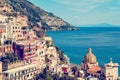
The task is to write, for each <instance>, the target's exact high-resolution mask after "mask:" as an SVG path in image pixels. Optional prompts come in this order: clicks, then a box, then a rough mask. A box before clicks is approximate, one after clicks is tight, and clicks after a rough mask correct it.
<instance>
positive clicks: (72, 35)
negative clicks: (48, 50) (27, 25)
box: [47, 27, 120, 72]
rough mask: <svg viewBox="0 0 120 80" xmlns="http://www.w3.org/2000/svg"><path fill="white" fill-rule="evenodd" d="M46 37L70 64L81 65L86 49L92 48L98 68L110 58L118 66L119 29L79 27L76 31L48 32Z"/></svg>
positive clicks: (119, 49) (119, 57)
mask: <svg viewBox="0 0 120 80" xmlns="http://www.w3.org/2000/svg"><path fill="white" fill-rule="evenodd" d="M47 35H48V36H51V37H52V38H53V41H54V43H55V45H56V46H57V47H59V48H60V49H61V50H63V51H64V52H65V54H66V55H67V56H68V57H69V58H70V62H71V63H74V64H81V62H82V60H83V58H84V56H85V55H86V54H87V52H88V48H92V52H93V53H94V54H95V56H96V58H97V61H98V62H99V65H100V66H102V65H103V64H105V63H108V62H109V60H110V58H112V60H113V62H116V63H119V64H120V27H81V28H80V30H78V31H48V32H47ZM119 70H120V68H119ZM119 72H120V71H119Z"/></svg>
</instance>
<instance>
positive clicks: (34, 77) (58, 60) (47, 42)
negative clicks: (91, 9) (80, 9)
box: [0, 0, 119, 80]
mask: <svg viewBox="0 0 120 80" xmlns="http://www.w3.org/2000/svg"><path fill="white" fill-rule="evenodd" d="M20 1H21V3H22V4H19V3H20ZM30 6H34V5H33V4H32V3H30V2H27V1H26V0H10V1H8V0H1V1H0V80H119V76H118V66H119V65H118V63H114V62H112V58H111V59H110V62H109V63H107V64H104V65H103V66H102V67H101V66H99V64H98V61H97V58H96V56H95V55H94V54H93V53H92V49H91V48H89V49H88V52H87V54H86V55H84V57H83V60H82V64H81V65H80V66H76V65H74V66H73V65H72V66H71V64H70V61H69V58H68V57H67V56H66V55H64V52H63V51H61V50H60V49H59V48H57V47H56V45H55V44H54V43H53V41H52V37H48V36H46V35H45V33H44V32H45V30H46V29H48V27H49V26H50V25H51V24H52V23H53V22H51V20H52V21H53V20H54V21H55V23H57V24H61V25H60V26H59V25H56V26H57V27H56V26H55V25H52V28H53V27H54V28H53V29H54V30H56V29H58V28H59V30H62V29H65V30H73V29H75V28H74V27H73V26H71V25H70V24H68V23H66V22H65V21H63V20H62V19H60V18H58V17H55V16H54V15H53V14H49V16H48V13H47V12H45V11H44V10H42V11H43V12H44V14H45V16H44V17H43V16H42V18H41V17H40V16H39V15H38V12H40V11H41V9H38V8H37V9H36V7H35V6H34V8H35V10H34V9H33V7H32V8H31V7H30ZM36 10H38V12H36ZM50 15H51V16H50ZM48 18H50V19H49V20H48ZM42 19H44V20H46V19H47V21H48V22H47V21H46V23H45V22H44V21H43V20H42ZM48 23H50V24H48ZM63 24H64V25H63ZM66 27H67V28H66ZM68 27H69V28H68ZM73 54H74V53H73Z"/></svg>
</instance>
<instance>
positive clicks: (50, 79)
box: [34, 68, 77, 80]
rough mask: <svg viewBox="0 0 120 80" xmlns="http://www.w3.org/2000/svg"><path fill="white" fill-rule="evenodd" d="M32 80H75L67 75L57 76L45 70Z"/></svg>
mask: <svg viewBox="0 0 120 80" xmlns="http://www.w3.org/2000/svg"><path fill="white" fill-rule="evenodd" d="M34 80H77V79H75V78H73V77H70V76H68V75H67V74H63V75H61V76H60V75H58V74H55V73H52V72H51V71H49V70H48V69H47V68H45V69H44V70H43V71H42V72H41V73H40V74H38V75H36V77H35V79H34Z"/></svg>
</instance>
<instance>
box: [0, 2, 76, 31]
mask: <svg viewBox="0 0 120 80" xmlns="http://www.w3.org/2000/svg"><path fill="white" fill-rule="evenodd" d="M0 3H3V4H8V5H10V6H11V9H12V12H13V13H14V14H13V13H12V14H11V13H7V15H15V13H17V12H20V14H22V15H26V16H27V17H28V19H29V26H30V27H32V28H33V27H39V28H40V29H41V28H42V29H44V30H76V28H75V27H74V26H72V25H70V24H69V23H67V22H66V21H64V20H63V19H61V18H60V17H57V16H55V15H54V14H52V13H49V12H46V11H45V10H43V9H41V8H39V7H36V6H35V5H34V4H32V3H31V2H29V1H27V0H0ZM0 6H2V5H0Z"/></svg>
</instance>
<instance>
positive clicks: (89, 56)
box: [84, 48, 97, 63]
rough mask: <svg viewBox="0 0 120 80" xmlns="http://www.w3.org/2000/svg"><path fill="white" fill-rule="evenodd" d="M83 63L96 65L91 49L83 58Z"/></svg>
mask: <svg viewBox="0 0 120 80" xmlns="http://www.w3.org/2000/svg"><path fill="white" fill-rule="evenodd" d="M84 62H88V63H96V62H97V61H96V56H95V55H94V54H93V53H92V49H91V48H89V50H88V53H87V55H86V56H85V57H84Z"/></svg>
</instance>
